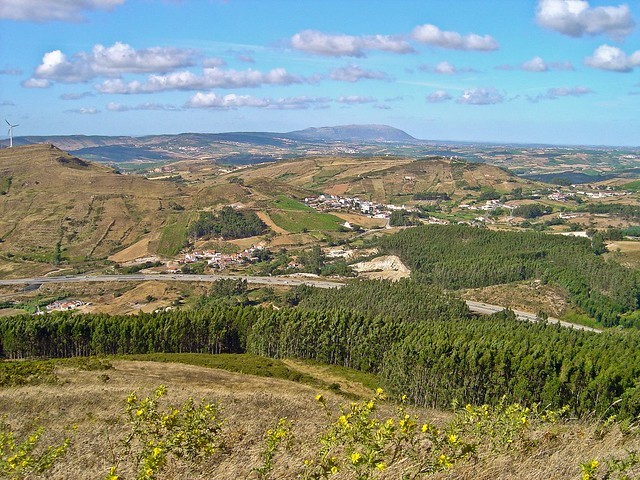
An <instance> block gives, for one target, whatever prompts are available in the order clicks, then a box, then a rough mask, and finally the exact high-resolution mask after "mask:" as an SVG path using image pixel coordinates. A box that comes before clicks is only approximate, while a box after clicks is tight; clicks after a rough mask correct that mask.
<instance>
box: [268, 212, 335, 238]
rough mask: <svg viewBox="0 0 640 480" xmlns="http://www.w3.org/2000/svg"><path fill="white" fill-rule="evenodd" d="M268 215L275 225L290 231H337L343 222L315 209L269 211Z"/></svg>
mask: <svg viewBox="0 0 640 480" xmlns="http://www.w3.org/2000/svg"><path fill="white" fill-rule="evenodd" d="M269 216H270V217H271V220H273V222H274V223H275V224H276V225H277V226H279V227H280V228H283V229H285V230H286V231H288V232H291V233H301V232H305V231H313V230H322V231H337V230H338V229H339V228H340V226H341V225H342V224H343V223H344V220H341V219H339V218H338V217H335V216H333V215H330V214H328V213H318V212H315V211H311V212H300V211H279V212H276V211H272V212H269Z"/></svg>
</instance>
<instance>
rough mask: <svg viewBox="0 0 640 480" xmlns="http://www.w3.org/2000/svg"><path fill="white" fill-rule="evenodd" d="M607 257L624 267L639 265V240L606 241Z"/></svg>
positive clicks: (636, 266)
mask: <svg viewBox="0 0 640 480" xmlns="http://www.w3.org/2000/svg"><path fill="white" fill-rule="evenodd" d="M607 250H609V253H607V254H606V256H607V258H610V259H612V260H615V261H617V262H619V263H621V264H622V265H624V266H626V267H631V268H638V267H640V242H637V241H632V240H622V241H619V242H610V243H607Z"/></svg>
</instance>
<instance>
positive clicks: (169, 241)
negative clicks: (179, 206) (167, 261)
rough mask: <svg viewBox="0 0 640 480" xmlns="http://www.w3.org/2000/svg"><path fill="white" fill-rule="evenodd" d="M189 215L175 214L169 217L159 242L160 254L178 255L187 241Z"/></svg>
mask: <svg viewBox="0 0 640 480" xmlns="http://www.w3.org/2000/svg"><path fill="white" fill-rule="evenodd" d="M189 217H190V216H189V215H188V214H182V215H175V216H171V217H169V219H168V220H167V224H166V225H165V226H164V228H163V229H162V235H161V236H160V242H159V243H158V254H159V255H165V256H168V257H171V256H174V255H177V254H178V253H179V252H180V249H182V247H184V244H185V243H186V241H187V227H188V226H189Z"/></svg>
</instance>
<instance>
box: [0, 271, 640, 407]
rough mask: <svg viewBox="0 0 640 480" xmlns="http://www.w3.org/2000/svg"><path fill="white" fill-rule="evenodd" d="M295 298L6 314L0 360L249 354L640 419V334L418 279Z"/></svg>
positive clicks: (422, 401) (395, 385)
mask: <svg viewBox="0 0 640 480" xmlns="http://www.w3.org/2000/svg"><path fill="white" fill-rule="evenodd" d="M290 301H291V302H292V303H298V306H297V307H294V308H281V309H279V310H276V309H271V308H264V307H254V306H238V307H229V306H223V305H219V306H215V305H213V306H208V307H206V308H201V309H196V310H180V311H170V312H162V313H155V314H138V315H135V316H109V315H102V314H87V315H72V314H70V313H59V314H52V315H49V316H47V317H42V316H35V317H32V316H19V317H12V318H3V319H0V355H2V356H3V357H5V358H29V357H32V358H33V357H69V356H87V355H110V354H129V353H133V354H135V353H152V352H201V353H223V352H248V353H255V354H259V355H263V356H269V357H274V358H284V357H293V358H303V359H314V360H317V361H320V362H324V363H329V364H335V365H342V366H347V367H351V368H356V369H359V370H362V371H366V372H372V373H375V374H378V375H379V376H380V378H381V379H382V381H383V383H384V384H385V385H386V386H387V387H388V388H389V389H391V391H393V392H396V393H397V394H398V395H400V394H406V395H407V396H408V398H409V399H410V400H411V401H413V402H414V403H416V404H418V405H425V406H439V407H447V406H449V405H450V403H451V402H452V401H453V400H457V401H460V402H465V403H466V402H469V403H472V404H482V403H495V402H498V401H499V400H500V398H501V397H502V396H503V395H506V397H507V399H508V400H509V401H515V402H521V403H524V404H532V403H535V402H541V403H542V404H543V405H545V406H547V405H549V406H552V407H561V406H563V405H565V404H566V405H569V406H570V407H571V409H572V411H573V413H575V414H578V415H584V414H588V413H590V412H593V411H595V412H597V413H598V414H602V413H603V412H605V411H607V409H610V408H611V409H610V410H608V411H609V413H612V412H615V413H618V414H620V415H621V416H622V417H629V416H633V415H637V414H638V413H640V390H639V389H638V386H637V385H636V379H637V378H638V376H639V375H640V334H638V332H637V331H636V330H628V331H613V332H605V333H602V334H594V333H589V332H581V331H575V330H571V329H566V328H561V327H557V326H549V325H546V324H531V323H523V322H519V321H516V320H515V319H514V318H513V315H511V314H510V313H509V312H506V313H502V314H498V315H494V316H492V317H481V318H474V317H471V316H470V315H469V313H468V311H467V309H466V306H465V305H464V303H463V302H462V301H461V300H459V299H457V298H455V297H452V296H450V295H448V294H445V293H443V292H442V291H441V290H439V289H438V288H436V287H430V286H425V285H421V284H418V283H415V282H413V281H403V282H400V283H398V284H389V283H385V282H361V283H356V284H354V285H351V286H347V287H345V288H343V289H340V290H332V291H320V290H315V289H309V288H302V289H298V290H297V291H296V292H294V295H292V296H291V298H290ZM618 400H619V401H618ZM616 402H617V403H616ZM614 403H615V405H614ZM611 405H614V407H611Z"/></svg>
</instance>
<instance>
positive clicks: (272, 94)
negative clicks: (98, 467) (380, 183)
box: [0, 0, 640, 146]
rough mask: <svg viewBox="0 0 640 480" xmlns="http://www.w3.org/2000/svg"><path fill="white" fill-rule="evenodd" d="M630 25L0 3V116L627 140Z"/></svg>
mask: <svg viewBox="0 0 640 480" xmlns="http://www.w3.org/2000/svg"><path fill="white" fill-rule="evenodd" d="M639 22H640V0H634V1H631V2H628V3H617V2H616V1H615V0H602V1H600V0H589V1H586V0H491V1H478V0H429V1H426V0H393V1H391V0H388V1H382V0H366V1H364V0H338V1H334V0H322V1H318V0H225V1H223V0H0V115H1V116H2V117H3V119H6V120H7V121H9V122H10V123H12V124H18V125H19V126H17V127H16V128H15V130H14V132H15V133H14V134H15V135H16V136H20V135H70V134H85V135H147V134H161V133H182V132H230V131H270V132H287V131H292V130H299V129H304V128H307V127H322V126H334V125H348V124H385V125H390V126H394V127H397V128H400V129H402V130H404V131H406V132H407V133H409V134H411V135H413V136H414V137H416V138H420V139H425V140H450V141H469V142H496V143H546V144H560V145H613V146H615V145H619V146H639V145H640V25H639ZM0 121H1V120H0ZM5 125H6V124H5ZM6 129H8V126H7V127H6ZM0 132H1V133H0V141H4V142H6V139H7V135H8V133H7V132H6V130H5V131H0Z"/></svg>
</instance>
